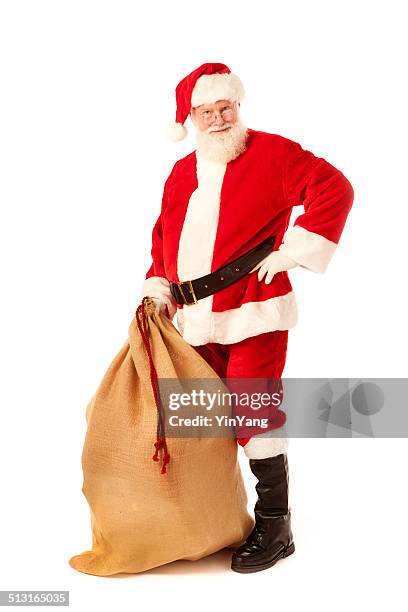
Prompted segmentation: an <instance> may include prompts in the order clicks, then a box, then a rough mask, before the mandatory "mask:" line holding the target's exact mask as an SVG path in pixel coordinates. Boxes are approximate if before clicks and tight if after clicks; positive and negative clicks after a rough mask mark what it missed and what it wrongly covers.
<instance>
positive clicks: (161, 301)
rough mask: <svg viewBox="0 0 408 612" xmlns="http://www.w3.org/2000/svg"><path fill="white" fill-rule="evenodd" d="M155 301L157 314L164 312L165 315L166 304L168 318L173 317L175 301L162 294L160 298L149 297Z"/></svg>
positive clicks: (175, 309)
mask: <svg viewBox="0 0 408 612" xmlns="http://www.w3.org/2000/svg"><path fill="white" fill-rule="evenodd" d="M150 299H151V300H153V302H154V303H155V306H156V312H157V314H164V315H166V316H167V312H166V306H167V308H168V312H169V316H170V320H171V319H172V318H173V316H174V315H175V313H176V311H177V306H176V305H175V303H174V302H173V301H172V300H170V299H169V298H167V297H164V296H162V297H161V298H155V297H150Z"/></svg>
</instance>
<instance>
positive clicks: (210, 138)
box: [190, 100, 247, 163]
mask: <svg viewBox="0 0 408 612" xmlns="http://www.w3.org/2000/svg"><path fill="white" fill-rule="evenodd" d="M190 114H191V120H192V122H193V124H194V127H195V128H196V136H197V145H198V147H197V148H198V151H199V152H200V153H201V154H202V155H204V156H205V157H208V158H210V159H212V160H214V161H218V162H221V163H228V162H229V161H232V160H233V159H235V158H236V157H238V155H240V154H241V153H242V152H243V151H244V150H245V145H246V137H247V128H246V126H245V125H244V124H243V123H242V121H241V120H240V118H239V102H232V101H230V100H218V101H217V102H215V103H214V104H201V106H197V107H195V108H192V109H191V113H190Z"/></svg>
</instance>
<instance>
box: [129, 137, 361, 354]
mask: <svg viewBox="0 0 408 612" xmlns="http://www.w3.org/2000/svg"><path fill="white" fill-rule="evenodd" d="M353 195H354V194H353V188H352V186H351V184H350V182H349V181H348V179H347V178H346V177H345V176H344V175H343V174H342V172H341V171H340V170H338V169H336V168H335V167H334V166H332V165H331V164H330V163H328V162H327V161H326V160H325V159H323V158H321V157H316V156H315V155H313V153H311V152H310V151H307V150H304V149H303V148H302V147H301V146H300V144H298V143H297V142H294V141H292V140H290V139H288V138H285V137H283V136H280V135H277V134H269V133H266V132H262V131H258V130H252V129H249V136H248V141H247V148H246V150H245V151H244V153H242V154H241V155H240V156H239V157H237V158H236V159H235V160H233V161H231V162H229V163H227V164H223V163H218V162H214V161H211V160H208V159H206V158H204V157H203V156H201V155H200V154H199V152H198V151H193V152H192V153H190V154H189V155H187V156H186V157H184V158H182V159H180V160H178V161H177V162H176V163H175V164H174V167H173V169H172V171H171V173H170V175H169V177H168V178H167V180H166V183H165V186H164V191H163V199H162V206H161V212H160V215H159V217H158V219H157V221H156V223H155V225H154V228H153V232H152V249H151V255H152V264H151V266H150V268H149V270H148V271H147V274H146V277H145V281H144V284H143V288H142V293H141V295H150V296H151V297H159V298H160V297H163V296H165V297H166V298H167V299H170V301H171V309H170V311H171V312H170V316H171V317H172V316H173V315H174V313H175V312H176V311H177V324H178V327H179V330H180V333H181V334H182V336H183V337H184V338H185V340H186V341H187V342H189V343H190V344H192V345H195V346H198V345H202V344H206V343H208V342H218V343H221V344H230V343H233V342H239V341H240V340H243V339H244V338H248V337H250V336H255V335H258V334H261V333H264V332H267V331H273V330H276V329H290V328H292V327H293V326H294V325H296V322H297V304H296V298H295V295H294V291H293V289H292V285H291V283H290V281H289V277H288V273H287V272H279V273H277V274H275V276H274V277H273V279H272V281H271V283H270V284H266V283H265V282H264V280H262V281H261V282H260V281H258V276H257V271H255V272H253V273H251V274H247V275H246V276H244V277H243V278H242V279H240V280H239V281H236V282H235V283H234V284H233V285H231V286H230V287H226V288H225V289H222V290H221V291H219V292H217V293H215V294H214V295H211V296H208V297H206V298H204V299H201V300H199V301H198V303H197V304H193V305H183V306H181V305H178V304H176V302H175V301H174V299H173V297H172V295H171V294H170V290H169V281H173V282H176V281H185V280H193V279H194V278H198V277H200V276H203V275H205V274H208V273H210V272H213V271H214V270H216V269H218V268H220V267H221V266H223V265H225V264H227V263H229V262H230V261H232V260H234V259H235V258H237V257H239V256H240V255H243V254H244V253H245V252H246V251H248V250H249V249H251V248H252V247H254V246H255V245H257V244H258V243H259V242H261V241H262V240H264V239H265V238H266V237H268V236H270V235H271V234H275V235H276V243H275V247H274V249H278V248H279V249H280V250H281V251H282V252H283V253H285V254H287V255H288V256H289V257H291V258H292V259H294V260H295V261H296V262H297V263H298V264H299V265H300V266H303V267H305V268H307V269H309V270H312V271H314V272H324V271H325V270H326V267H327V265H328V263H329V261H330V259H331V258H332V256H333V254H334V251H335V249H336V247H337V244H338V242H339V239H340V236H341V233H342V231H343V228H344V225H345V222H346V219H347V215H348V213H349V211H350V208H351V206H352V203H353ZM300 205H303V207H304V212H303V213H302V214H300V215H299V216H298V217H297V218H296V220H295V222H294V225H293V227H291V228H290V229H288V225H289V220H290V216H291V211H292V208H293V207H294V206H300Z"/></svg>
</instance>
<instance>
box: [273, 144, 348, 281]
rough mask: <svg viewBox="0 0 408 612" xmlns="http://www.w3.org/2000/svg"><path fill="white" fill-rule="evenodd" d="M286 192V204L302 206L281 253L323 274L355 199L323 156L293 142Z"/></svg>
mask: <svg viewBox="0 0 408 612" xmlns="http://www.w3.org/2000/svg"><path fill="white" fill-rule="evenodd" d="M284 189H285V193H286V198H287V202H288V203H289V204H290V205H292V206H297V205H303V206H304V211H305V212H304V213H303V214H301V215H299V216H298V217H297V218H296V220H295V222H294V224H293V228H291V229H290V230H289V231H288V232H287V233H286V235H285V239H284V242H283V244H282V245H281V246H280V248H279V250H280V251H282V252H283V253H285V254H286V255H288V256H289V257H291V258H292V259H294V260H295V261H296V262H297V263H298V264H299V265H301V266H303V267H305V268H308V269H310V270H313V271H315V272H324V271H325V269H326V267H327V265H328V263H329V261H330V259H331V257H332V256H333V254H334V251H335V249H336V247H337V244H338V242H339V240H340V236H341V234H342V231H343V229H344V226H345V223H346V220H347V216H348V214H349V212H350V209H351V206H352V204H353V199H354V191H353V187H352V186H351V183H350V182H349V180H348V179H347V178H346V177H345V176H344V174H343V173H342V172H341V171H340V170H338V169H337V168H335V167H334V166H333V165H332V164H330V163H329V162H327V161H326V160H325V159H323V158H322V157H316V156H315V155H313V153H311V152H310V151H307V150H305V149H303V148H302V147H301V146H300V144H299V143H297V142H292V143H291V144H290V145H289V147H288V151H287V156H286V163H285V172H284Z"/></svg>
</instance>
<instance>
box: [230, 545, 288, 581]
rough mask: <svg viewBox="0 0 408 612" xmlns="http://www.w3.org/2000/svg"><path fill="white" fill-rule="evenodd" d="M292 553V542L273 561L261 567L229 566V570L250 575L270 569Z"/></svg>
mask: <svg viewBox="0 0 408 612" xmlns="http://www.w3.org/2000/svg"><path fill="white" fill-rule="evenodd" d="M294 552H295V544H294V542H292V544H291V545H290V546H288V547H287V548H285V549H284V550H282V552H281V553H279V555H278V556H277V557H275V559H273V561H269V562H268V563H264V564H263V565H253V566H248V567H244V566H242V567H240V566H239V565H231V569H232V570H233V571H234V572H238V573H239V574H252V573H253V572H260V571H262V570H265V569H268V568H269V567H272V566H273V565H275V563H277V562H278V561H280V559H284V558H285V557H289V555H291V554H293V553H294Z"/></svg>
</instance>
